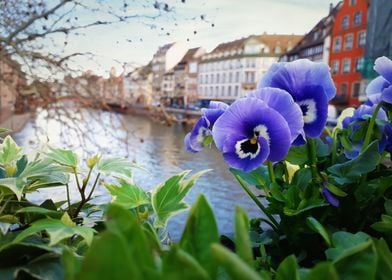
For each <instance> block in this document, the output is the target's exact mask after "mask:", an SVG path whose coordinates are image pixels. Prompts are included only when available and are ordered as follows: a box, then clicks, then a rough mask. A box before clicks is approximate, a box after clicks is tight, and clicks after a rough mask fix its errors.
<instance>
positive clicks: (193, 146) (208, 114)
mask: <svg viewBox="0 0 392 280" xmlns="http://www.w3.org/2000/svg"><path fill="white" fill-rule="evenodd" d="M228 107H229V105H227V104H226V103H223V102H219V101H211V102H210V105H209V108H208V109H206V108H203V109H202V116H201V117H200V118H199V120H198V121H197V122H196V124H195V126H194V127H193V129H192V131H191V132H189V133H188V134H187V135H186V136H185V138H184V144H185V148H186V150H187V151H188V152H191V153H197V152H200V151H201V150H202V149H203V148H204V146H205V144H204V143H205V140H206V138H207V137H210V136H211V129H212V127H213V125H214V123H215V122H216V120H217V119H218V118H219V117H220V116H221V115H222V114H223V112H224V111H225V110H226V109H227V108H228Z"/></svg>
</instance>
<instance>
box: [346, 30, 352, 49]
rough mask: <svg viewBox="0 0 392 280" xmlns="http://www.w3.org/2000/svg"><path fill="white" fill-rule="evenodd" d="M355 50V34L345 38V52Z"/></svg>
mask: <svg viewBox="0 0 392 280" xmlns="http://www.w3.org/2000/svg"><path fill="white" fill-rule="evenodd" d="M352 48H353V34H348V35H346V36H344V50H345V51H348V50H351V49H352Z"/></svg>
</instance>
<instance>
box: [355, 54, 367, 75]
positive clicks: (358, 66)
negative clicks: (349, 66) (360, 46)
mask: <svg viewBox="0 0 392 280" xmlns="http://www.w3.org/2000/svg"><path fill="white" fill-rule="evenodd" d="M364 64H365V59H364V58H363V57H360V58H358V59H357V61H356V63H355V70H357V72H360V71H361V70H362V69H363V66H364Z"/></svg>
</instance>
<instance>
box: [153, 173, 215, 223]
mask: <svg viewBox="0 0 392 280" xmlns="http://www.w3.org/2000/svg"><path fill="white" fill-rule="evenodd" d="M189 172H190V171H184V172H181V173H179V174H177V175H174V176H172V177H170V178H169V179H168V180H166V182H164V183H163V184H161V185H159V186H158V187H157V188H156V189H154V191H153V193H152V207H153V209H154V212H155V214H156V215H157V218H156V220H155V222H154V225H155V226H156V227H165V226H166V223H167V220H168V219H169V218H170V217H171V216H172V215H174V214H175V213H178V212H180V211H183V210H185V209H186V208H188V205H187V204H186V203H185V202H184V201H183V199H184V198H185V196H186V195H187V193H188V192H189V190H190V189H191V187H192V186H193V184H194V183H195V181H196V180H197V179H198V178H199V177H200V176H201V175H203V174H204V173H206V172H208V170H205V171H200V172H198V173H196V174H194V175H193V176H191V177H190V178H189V179H188V180H185V176H187V175H188V174H189Z"/></svg>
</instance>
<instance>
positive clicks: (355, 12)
mask: <svg viewBox="0 0 392 280" xmlns="http://www.w3.org/2000/svg"><path fill="white" fill-rule="evenodd" d="M367 11H368V1H367V0H344V2H343V4H342V6H341V7H340V9H339V10H338V12H337V13H336V16H335V22H334V26H333V28H332V38H331V39H332V40H331V49H330V50H331V52H330V57H329V65H330V67H331V73H332V78H333V80H334V81H335V86H336V97H335V99H334V100H333V102H334V103H335V104H336V105H338V106H341V107H345V106H358V105H359V104H360V102H359V99H358V97H359V96H360V95H363V94H364V92H365V85H364V82H363V81H362V76H361V70H362V68H363V66H364V55H365V45H366V25H367Z"/></svg>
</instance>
